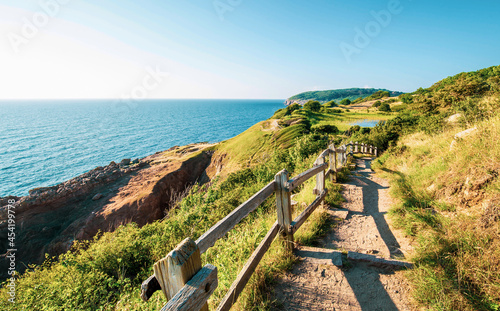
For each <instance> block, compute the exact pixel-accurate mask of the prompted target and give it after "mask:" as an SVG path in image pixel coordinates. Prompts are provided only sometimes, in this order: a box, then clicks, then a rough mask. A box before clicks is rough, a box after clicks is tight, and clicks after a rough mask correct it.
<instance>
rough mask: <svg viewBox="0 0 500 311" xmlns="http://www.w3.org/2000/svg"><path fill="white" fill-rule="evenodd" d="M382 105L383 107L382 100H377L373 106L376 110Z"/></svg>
mask: <svg viewBox="0 0 500 311" xmlns="http://www.w3.org/2000/svg"><path fill="white" fill-rule="evenodd" d="M380 105H382V102H381V101H380V100H377V101H376V102H375V103H374V104H373V105H372V107H375V108H378V107H380Z"/></svg>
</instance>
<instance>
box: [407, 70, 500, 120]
mask: <svg viewBox="0 0 500 311" xmlns="http://www.w3.org/2000/svg"><path fill="white" fill-rule="evenodd" d="M498 94H500V66H494V67H489V68H485V69H481V70H478V71H475V72H464V73H460V74H458V75H455V76H452V77H448V78H446V79H443V80H441V81H439V82H437V83H435V84H434V85H432V86H431V87H430V88H428V89H422V88H420V89H418V90H417V91H416V92H414V93H413V95H414V96H413V106H414V108H416V109H423V110H424V112H429V111H430V110H434V109H436V108H437V107H440V108H447V107H451V106H452V105H454V104H456V103H458V102H462V101H466V100H469V99H471V100H474V99H478V98H481V97H485V96H491V95H498ZM408 104H410V102H408ZM429 107H431V108H429Z"/></svg>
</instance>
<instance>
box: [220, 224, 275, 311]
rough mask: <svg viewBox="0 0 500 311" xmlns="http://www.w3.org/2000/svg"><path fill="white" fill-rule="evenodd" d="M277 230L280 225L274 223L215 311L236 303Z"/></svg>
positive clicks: (228, 308) (225, 310) (223, 310)
mask: <svg viewBox="0 0 500 311" xmlns="http://www.w3.org/2000/svg"><path fill="white" fill-rule="evenodd" d="M279 229H280V225H279V224H278V222H275V223H274V225H273V226H272V227H271V229H270V230H269V231H268V232H267V235H266V236H265V237H264V239H263V240H262V242H260V244H259V246H258V247H257V249H256V250H255V251H254V252H253V254H252V256H251V257H250V259H248V261H247V262H246V264H245V266H244V267H243V269H242V270H241V271H240V273H239V274H238V277H237V278H236V280H235V281H234V282H233V284H232V285H231V288H230V289H229V291H228V292H227V294H226V296H224V299H223V300H222V302H221V303H220V305H219V307H218V308H217V311H228V310H230V309H231V307H232V305H233V304H234V303H235V302H236V300H237V299H238V297H239V295H240V294H241V292H242V291H243V289H244V288H245V285H246V284H247V283H248V280H250V277H251V276H252V274H253V272H254V271H255V269H256V268H257V265H258V264H259V262H260V260H261V259H262V257H263V256H264V254H265V253H266V252H267V250H268V249H269V246H271V243H272V242H273V240H274V238H275V237H276V235H277V234H278V232H279Z"/></svg>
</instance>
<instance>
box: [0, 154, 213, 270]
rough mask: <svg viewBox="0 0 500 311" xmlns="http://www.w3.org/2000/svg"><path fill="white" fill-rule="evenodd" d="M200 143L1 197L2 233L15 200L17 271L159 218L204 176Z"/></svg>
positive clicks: (207, 158) (205, 159)
mask: <svg viewBox="0 0 500 311" xmlns="http://www.w3.org/2000/svg"><path fill="white" fill-rule="evenodd" d="M204 147H206V145H190V147H189V148H186V147H181V148H179V147H174V148H171V149H170V150H168V151H167V152H164V153H156V154H154V155H152V156H149V157H146V158H144V159H141V160H135V161H132V162H131V161H130V160H123V161H122V162H120V164H116V163H114V162H111V164H109V165H108V166H106V167H97V168H95V169H94V170H91V171H89V172H87V173H85V174H83V175H80V176H78V177H76V178H73V179H71V180H69V181H67V182H64V183H61V184H59V185H56V186H53V187H47V188H38V189H34V190H31V191H30V195H29V196H26V197H21V198H18V197H9V198H0V204H1V205H0V206H2V207H1V208H0V215H1V216H0V217H1V218H0V234H1V236H7V212H6V205H7V202H8V199H14V200H15V201H16V203H15V206H16V246H17V249H18V252H17V254H16V258H17V269H18V271H22V270H24V269H23V268H24V267H25V265H26V266H27V265H28V264H32V263H36V264H39V263H41V262H43V260H44V258H45V253H48V254H49V255H51V256H56V255H59V254H61V253H63V252H65V251H67V250H68V249H69V248H70V247H71V245H72V243H73V241H74V240H75V239H79V240H88V239H91V238H92V237H93V236H94V235H95V234H97V232H98V231H103V232H106V231H113V230H115V229H116V228H117V227H118V226H120V225H124V224H128V223H130V222H135V223H137V224H138V225H139V226H143V225H145V224H147V223H151V222H153V221H155V220H158V219H161V218H163V217H164V216H165V214H166V213H167V212H168V210H169V208H170V206H169V205H170V202H171V198H172V197H173V196H174V195H175V194H176V193H179V192H182V191H184V190H185V189H186V188H187V187H189V186H191V185H192V184H194V183H196V182H199V183H204V182H207V181H208V180H209V179H208V177H207V174H206V172H205V171H206V169H207V167H208V166H209V165H210V162H211V157H212V153H211V152H206V151H201V152H200V150H201V149H203V148H204ZM178 150H180V151H178ZM7 242H8V241H7V240H6V239H2V241H1V242H0V243H1V247H2V249H3V250H7V249H8V248H9V247H7V246H8V245H7ZM6 255H7V254H3V255H2V256H1V258H0V271H1V272H0V273H2V274H4V273H6V271H7V264H8V262H7V260H6ZM1 276H2V278H5V277H6V276H7V275H1Z"/></svg>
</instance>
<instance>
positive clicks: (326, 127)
mask: <svg viewBox="0 0 500 311" xmlns="http://www.w3.org/2000/svg"><path fill="white" fill-rule="evenodd" d="M311 131H312V132H313V133H317V134H338V133H339V129H338V128H337V127H336V126H335V125H332V124H316V125H313V126H312V127H311Z"/></svg>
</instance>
